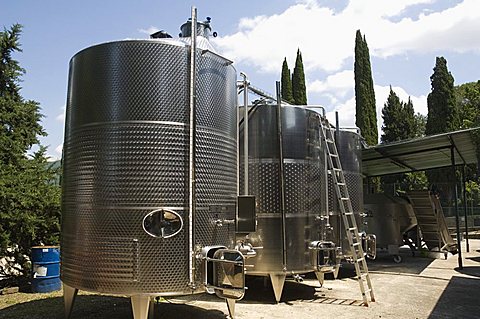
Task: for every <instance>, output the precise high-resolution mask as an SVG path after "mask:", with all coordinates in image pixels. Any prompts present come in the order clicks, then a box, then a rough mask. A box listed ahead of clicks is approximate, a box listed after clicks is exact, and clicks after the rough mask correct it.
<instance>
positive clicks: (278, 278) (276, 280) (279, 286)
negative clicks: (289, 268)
mask: <svg viewBox="0 0 480 319" xmlns="http://www.w3.org/2000/svg"><path fill="white" fill-rule="evenodd" d="M285 277H286V275H283V274H282V275H277V274H270V281H271V282H272V287H273V293H274V294H275V300H276V301H277V303H278V302H280V299H281V298H282V291H283V285H284V284H285Z"/></svg>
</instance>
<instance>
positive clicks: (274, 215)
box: [237, 103, 327, 301]
mask: <svg viewBox="0 0 480 319" xmlns="http://www.w3.org/2000/svg"><path fill="white" fill-rule="evenodd" d="M277 109H278V106H277V105H271V104H267V103H260V104H257V105H255V106H253V107H251V108H250V109H249V117H248V191H249V194H251V195H255V197H256V205H257V230H256V231H255V232H251V233H249V234H247V235H246V234H238V235H237V238H238V239H239V240H240V241H241V242H244V243H245V244H248V245H251V246H253V247H254V248H255V247H258V249H256V248H255V250H256V252H257V256H256V257H255V258H252V259H248V260H246V264H247V268H246V269H247V274H248V275H254V276H268V277H270V279H271V282H272V286H273V290H274V293H275V298H276V300H277V301H279V300H280V297H281V294H282V289H283V284H284V281H285V277H286V276H287V275H294V276H298V275H299V274H304V273H307V272H314V271H315V272H316V273H317V275H320V276H322V278H323V274H321V273H320V271H319V268H318V267H317V266H318V265H317V264H315V263H312V249H311V247H310V243H312V242H315V241H319V240H320V239H321V233H320V232H321V223H322V218H321V217H322V216H325V214H326V202H327V199H326V167H325V165H326V164H325V150H324V146H323V144H322V142H321V136H320V115H319V114H318V113H316V112H315V111H313V110H311V109H307V108H305V107H300V106H292V105H283V106H282V110H281V127H282V130H281V132H282V134H281V137H282V140H283V141H282V148H283V153H282V151H281V149H280V140H279V134H278V123H277V115H276V112H277ZM243 112H244V109H243V110H241V111H240V114H243ZM243 121H244V120H242V122H241V123H240V124H241V125H240V135H239V136H240V143H239V145H240V152H239V154H240V168H241V169H240V178H241V182H240V190H241V192H242V190H243V189H244V175H245V174H244V172H243V167H244V164H245V162H244V154H245V147H244V141H245V138H244V131H243V130H244V125H243ZM282 161H283V165H281V162H282ZM282 169H283V172H282ZM282 177H283V178H284V181H283V182H284V189H283V190H282ZM282 191H283V192H284V196H285V198H284V199H285V207H284V208H282V198H281V196H282ZM283 209H284V211H282V210H283ZM282 214H284V215H285V221H284V225H285V226H283V222H282ZM283 227H284V228H283ZM319 280H320V278H319Z"/></svg>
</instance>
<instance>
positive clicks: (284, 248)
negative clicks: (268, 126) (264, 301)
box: [276, 81, 287, 271]
mask: <svg viewBox="0 0 480 319" xmlns="http://www.w3.org/2000/svg"><path fill="white" fill-rule="evenodd" d="M276 91H277V134H278V156H279V177H280V204H281V211H282V257H283V270H284V271H286V270H287V232H286V216H285V214H286V211H285V171H284V167H283V165H284V163H283V136H282V134H283V133H282V98H281V96H280V92H281V90H280V82H279V81H277V82H276Z"/></svg>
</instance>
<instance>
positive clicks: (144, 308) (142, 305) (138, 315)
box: [130, 295, 150, 319]
mask: <svg viewBox="0 0 480 319" xmlns="http://www.w3.org/2000/svg"><path fill="white" fill-rule="evenodd" d="M130 300H131V302H132V311H133V319H148V308H149V306H150V296H147V295H134V296H132V297H131V298H130Z"/></svg>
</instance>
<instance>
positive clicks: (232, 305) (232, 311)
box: [225, 298, 235, 319]
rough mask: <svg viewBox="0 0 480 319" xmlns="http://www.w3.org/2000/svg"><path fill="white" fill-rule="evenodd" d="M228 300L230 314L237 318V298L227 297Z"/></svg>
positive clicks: (231, 316)
mask: <svg viewBox="0 0 480 319" xmlns="http://www.w3.org/2000/svg"><path fill="white" fill-rule="evenodd" d="M225 301H226V302H227V309H228V315H229V316H230V318H232V319H233V318H235V299H228V298H227V299H225Z"/></svg>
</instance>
